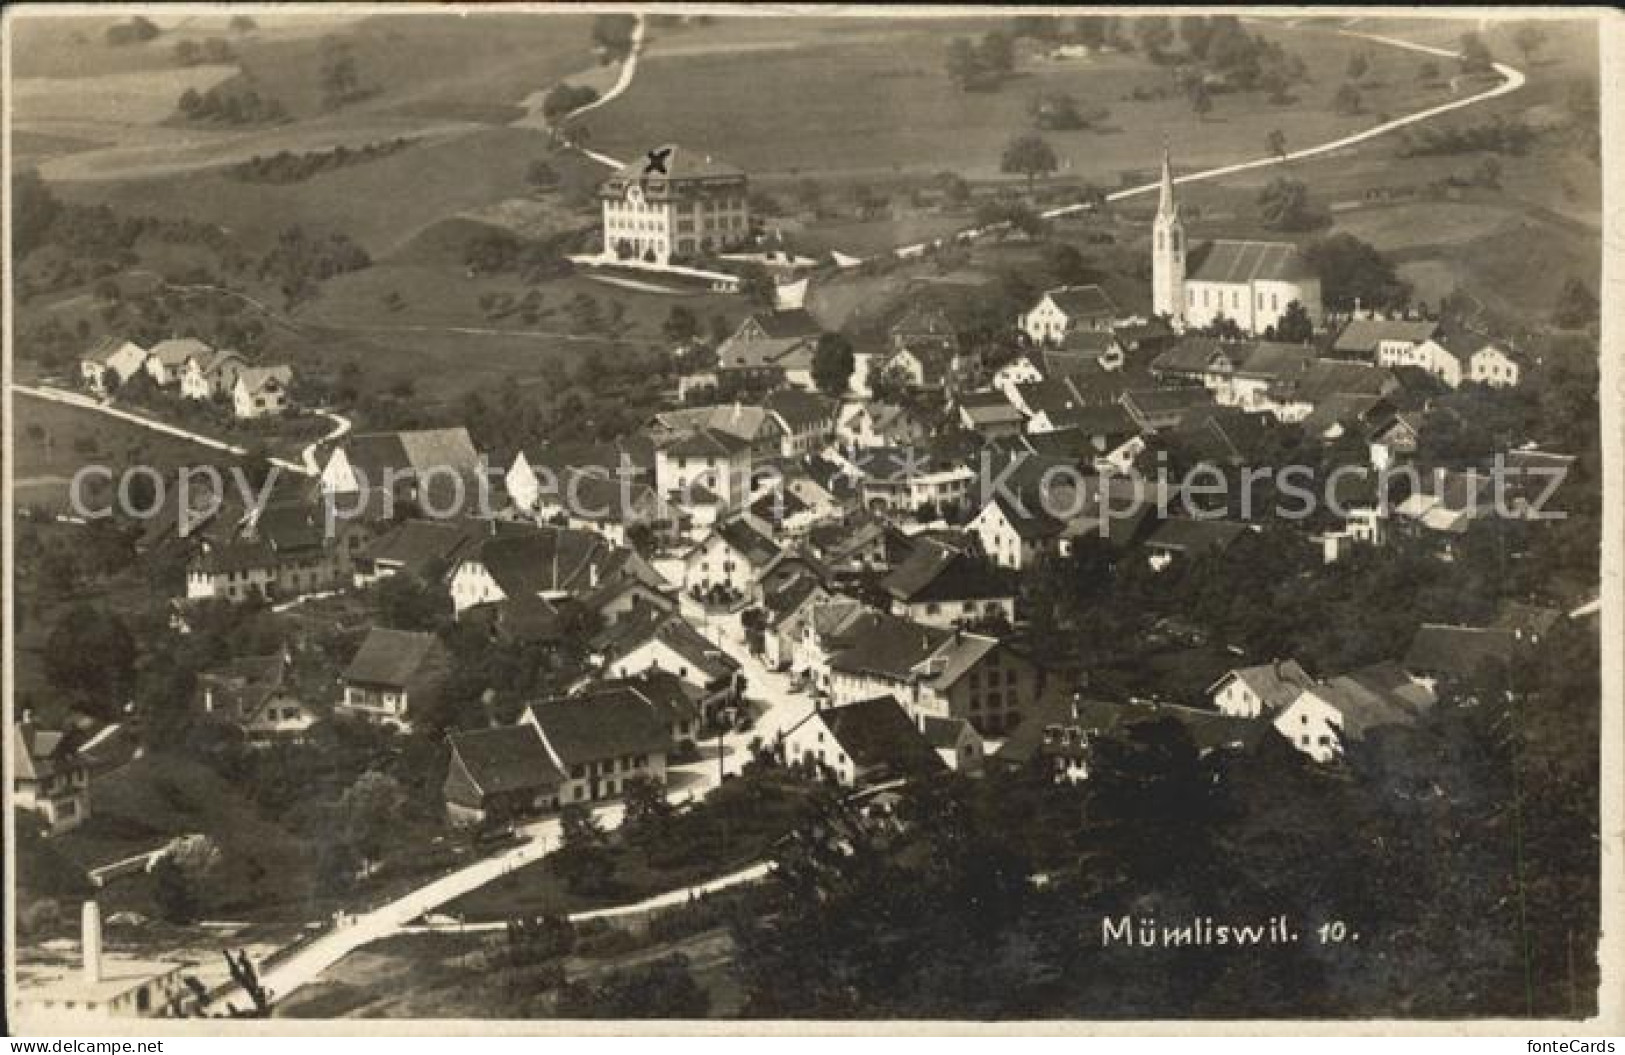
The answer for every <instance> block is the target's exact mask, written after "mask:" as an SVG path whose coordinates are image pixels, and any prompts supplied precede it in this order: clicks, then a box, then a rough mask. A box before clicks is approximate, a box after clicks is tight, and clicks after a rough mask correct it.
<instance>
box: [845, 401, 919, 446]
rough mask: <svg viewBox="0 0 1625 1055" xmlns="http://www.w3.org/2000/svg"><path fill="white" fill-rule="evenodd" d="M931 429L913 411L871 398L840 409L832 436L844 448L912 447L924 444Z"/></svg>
mask: <svg viewBox="0 0 1625 1055" xmlns="http://www.w3.org/2000/svg"><path fill="white" fill-rule="evenodd" d="M930 431H931V430H930V429H929V428H927V426H926V425H925V423H924V422H922V421H920V420H919V418H917V417H915V415H914V413H913V412H912V411H910V410H908V409H906V408H904V407H899V406H894V405H892V404H890V403H879V402H875V401H872V400H871V401H868V402H862V403H849V404H847V405H846V406H845V407H843V408H842V409H841V413H840V419H839V421H838V422H837V423H836V426H835V438H836V440H837V442H839V443H840V444H841V445H842V446H843V447H846V448H853V447H859V448H864V449H868V448H873V447H912V446H914V445H915V444H918V443H923V442H924V441H925V439H926V437H927V436H929V435H930Z"/></svg>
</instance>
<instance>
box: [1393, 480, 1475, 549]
mask: <svg viewBox="0 0 1625 1055" xmlns="http://www.w3.org/2000/svg"><path fill="white" fill-rule="evenodd" d="M1494 483H1495V481H1494V480H1493V479H1492V477H1491V476H1490V475H1489V474H1488V473H1480V472H1477V471H1474V470H1471V469H1469V470H1467V471H1466V472H1457V471H1456V470H1453V469H1435V470H1434V471H1432V472H1428V473H1421V474H1420V476H1419V479H1418V480H1417V482H1416V489H1415V490H1414V491H1412V492H1411V493H1410V494H1409V495H1407V496H1406V497H1405V499H1404V500H1403V501H1401V502H1400V503H1399V505H1398V506H1397V507H1395V510H1394V511H1395V512H1396V513H1398V514H1399V515H1400V516H1402V517H1405V518H1406V519H1408V520H1410V521H1413V522H1414V523H1415V524H1416V525H1417V526H1418V527H1419V528H1422V529H1425V530H1426V531H1429V532H1433V533H1436V534H1441V535H1445V536H1452V535H1462V534H1464V533H1465V532H1466V531H1467V529H1468V527H1469V526H1470V525H1471V524H1472V522H1473V521H1474V520H1475V519H1477V518H1478V517H1480V516H1482V515H1484V513H1485V512H1486V511H1488V510H1490V509H1491V508H1492V504H1493V501H1494V494H1493V492H1494Z"/></svg>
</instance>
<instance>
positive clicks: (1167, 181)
mask: <svg viewBox="0 0 1625 1055" xmlns="http://www.w3.org/2000/svg"><path fill="white" fill-rule="evenodd" d="M1178 213H1179V205H1178V203H1176V202H1175V201H1174V165H1173V161H1172V159H1171V158H1170V156H1169V151H1168V140H1166V139H1164V140H1163V141H1162V194H1161V196H1160V197H1158V199H1157V219H1159V220H1163V219H1171V218H1173V217H1174V216H1176V215H1177V214H1178Z"/></svg>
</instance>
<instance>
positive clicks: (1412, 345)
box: [1331, 319, 1439, 367]
mask: <svg viewBox="0 0 1625 1055" xmlns="http://www.w3.org/2000/svg"><path fill="white" fill-rule="evenodd" d="M1438 331H1439V324H1438V323H1436V322H1430V321H1428V320H1426V319H1416V320H1412V319H1351V320H1349V322H1348V324H1347V325H1345V326H1344V327H1343V329H1342V330H1341V331H1339V333H1338V334H1337V339H1336V340H1335V341H1333V342H1332V348H1331V351H1332V354H1333V355H1334V356H1337V357H1338V358H1341V359H1360V360H1362V361H1364V362H1368V363H1373V364H1375V365H1377V366H1384V367H1392V366H1405V365H1411V364H1412V363H1413V362H1414V360H1412V359H1411V358H1410V356H1412V355H1413V354H1414V353H1415V351H1416V349H1417V348H1419V347H1420V346H1421V344H1422V342H1424V341H1426V340H1428V339H1430V338H1431V337H1433V336H1434V334H1436V333H1438Z"/></svg>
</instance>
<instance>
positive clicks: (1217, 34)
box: [1134, 15, 1308, 113]
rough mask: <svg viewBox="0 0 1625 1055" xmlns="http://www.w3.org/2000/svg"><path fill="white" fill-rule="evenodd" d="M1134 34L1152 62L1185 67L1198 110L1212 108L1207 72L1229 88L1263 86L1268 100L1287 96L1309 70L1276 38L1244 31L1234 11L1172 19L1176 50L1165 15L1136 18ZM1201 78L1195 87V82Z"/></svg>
mask: <svg viewBox="0 0 1625 1055" xmlns="http://www.w3.org/2000/svg"><path fill="white" fill-rule="evenodd" d="M1134 31H1135V36H1136V37H1137V38H1138V40H1139V42H1140V47H1141V49H1142V50H1143V51H1144V52H1145V54H1146V57H1147V58H1149V59H1150V60H1151V61H1152V62H1155V63H1159V64H1167V65H1176V66H1185V67H1187V68H1188V71H1189V72H1188V74H1187V76H1186V78H1185V86H1186V91H1187V93H1188V94H1189V95H1190V96H1191V100H1192V106H1193V107H1194V108H1196V109H1197V112H1198V113H1205V112H1206V110H1207V109H1208V108H1211V105H1212V101H1211V98H1210V97H1209V96H1208V94H1207V92H1208V88H1209V85H1208V83H1207V81H1208V78H1207V76H1206V75H1208V74H1211V75H1212V77H1213V80H1214V82H1215V84H1217V85H1218V86H1220V87H1222V88H1224V89H1226V90H1233V91H1262V92H1265V93H1267V95H1268V97H1269V99H1270V101H1271V102H1272V103H1276V104H1284V103H1288V102H1290V101H1291V98H1292V97H1291V94H1290V89H1291V87H1292V85H1294V84H1297V83H1298V82H1300V81H1303V80H1305V79H1306V78H1307V77H1308V69H1307V67H1306V66H1305V65H1304V62H1303V60H1302V59H1301V58H1300V57H1298V56H1297V55H1293V54H1291V53H1289V52H1287V51H1286V50H1285V49H1284V48H1283V47H1282V46H1281V44H1280V43H1279V42H1278V41H1273V40H1268V39H1266V38H1264V37H1261V36H1257V35H1254V34H1252V33H1249V32H1247V29H1246V27H1245V26H1243V25H1242V23H1241V21H1240V20H1239V19H1237V18H1236V17H1235V16H1233V15H1187V16H1184V17H1181V18H1179V19H1178V20H1177V40H1178V42H1179V45H1180V50H1178V51H1176V50H1174V46H1175V40H1176V22H1175V20H1173V19H1170V18H1167V17H1165V16H1160V15H1158V16H1146V17H1143V18H1139V19H1136V20H1135V26H1134ZM1196 83H1201V84H1202V88H1201V89H1197V88H1195V87H1194V84H1196Z"/></svg>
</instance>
